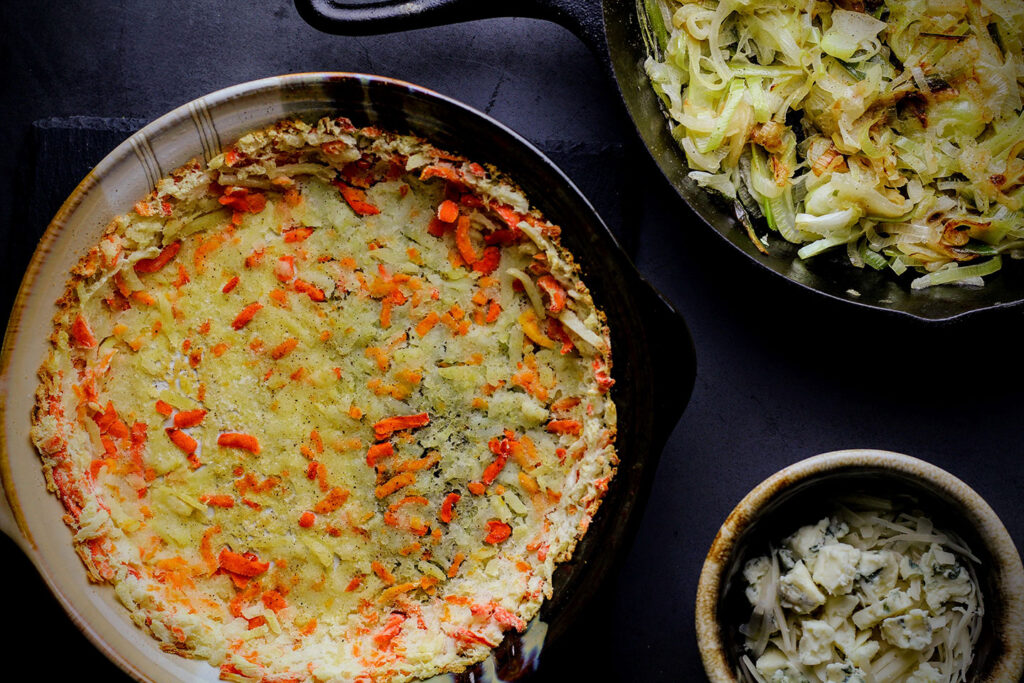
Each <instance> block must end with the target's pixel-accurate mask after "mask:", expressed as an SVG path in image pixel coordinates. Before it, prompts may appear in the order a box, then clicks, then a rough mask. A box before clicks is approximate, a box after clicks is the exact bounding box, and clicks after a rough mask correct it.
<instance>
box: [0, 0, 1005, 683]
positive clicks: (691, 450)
mask: <svg viewBox="0 0 1024 683" xmlns="http://www.w3.org/2000/svg"><path fill="white" fill-rule="evenodd" d="M480 1H481V2H487V1H488V0H480ZM318 70H331V71H362V72H367V73H374V74H380V75H385V76H392V77H397V78H401V79H403V80H408V81H411V82H414V83H417V84H419V85H423V86H426V87H428V88H431V89H434V90H437V91H439V92H441V93H443V94H446V95H450V96H452V97H455V98H457V99H460V100H462V101H464V102H466V103H468V104H470V105H471V106H474V107H476V108H478V109H480V110H482V111H485V112H487V113H488V114H490V115H491V116H493V117H495V118H497V119H498V120H499V121H501V122H502V123H504V124H506V125H508V126H510V127H511V128H513V129H515V130H516V131H517V132H519V133H520V134H522V135H523V136H525V137H526V138H527V139H529V140H530V141H532V142H534V143H535V144H537V145H539V146H541V147H542V148H543V149H545V150H547V151H549V152H551V154H552V157H553V158H554V159H555V160H556V161H557V162H558V163H560V164H562V165H563V166H564V167H565V169H566V170H567V172H568V173H569V174H570V176H572V177H573V178H574V180H576V182H577V184H579V185H580V187H581V188H583V190H584V192H585V193H587V194H588V195H589V196H590V198H591V200H592V201H593V202H594V203H595V205H597V207H598V208H599V210H601V212H602V214H603V215H604V218H605V220H606V221H607V222H608V223H609V224H610V225H611V226H612V228H613V229H614V230H615V231H616V232H617V233H618V234H619V235H621V236H622V238H623V243H624V244H625V245H627V247H629V248H630V251H632V255H633V256H634V260H635V262H636V264H637V267H638V268H639V269H640V271H641V272H642V273H643V274H644V276H645V277H647V278H648V279H649V280H650V281H651V282H652V283H654V284H655V286H656V287H658V288H659V289H660V290H661V292H662V293H663V294H664V295H665V296H666V297H667V298H668V299H669V300H670V301H671V302H672V303H673V304H674V305H675V306H677V307H678V308H679V310H680V311H681V312H682V313H683V315H684V316H685V317H686V319H687V321H688V322H689V324H690V326H691V329H692V332H693V337H694V341H695V344H696V347H697V360H698V377H697V383H696V386H695V388H694V392H693V397H692V400H691V401H690V404H689V407H688V409H687V411H686V413H685V415H684V416H683V418H682V420H681V421H680V423H679V425H678V427H677V428H676V430H675V433H674V434H673V436H672V438H671V439H670V442H669V444H668V447H667V448H666V449H665V452H664V454H663V456H662V458H661V462H660V466H659V468H658V470H657V473H656V477H655V483H654V487H653V491H652V494H651V498H650V500H649V502H648V504H647V506H646V509H645V512H644V515H643V519H642V522H641V525H640V528H639V532H638V534H637V536H636V538H635V541H634V542H633V544H632V547H631V549H630V550H629V552H628V554H626V555H625V556H624V557H623V559H622V563H621V567H620V569H619V571H618V572H617V573H616V574H615V575H614V576H612V577H610V578H609V580H608V581H607V585H606V587H605V589H604V592H603V594H602V595H600V596H599V597H598V599H597V600H595V601H594V603H593V604H592V606H591V608H590V609H589V610H588V612H587V613H586V614H585V615H584V616H583V617H582V618H581V619H579V622H578V623H577V624H576V625H575V626H574V628H573V630H572V631H571V632H570V633H569V634H568V635H567V636H566V637H565V638H564V639H563V640H561V641H559V642H557V643H555V644H554V645H552V646H551V647H550V648H549V649H548V650H546V651H545V654H544V656H543V658H542V669H541V674H540V675H539V676H538V677H537V678H538V680H541V681H548V680H551V681H554V680H563V679H569V680H643V681H679V680H682V681H692V680H700V679H702V678H703V669H702V667H701V664H700V657H699V654H698V652H697V646H696V642H695V637H694V627H693V603H694V596H695V591H696V585H697V577H698V575H699V572H700V567H701V564H702V562H703V558H704V554H705V553H706V551H707V548H708V546H709V545H710V543H711V541H712V539H713V537H714V535H715V532H716V530H717V529H718V526H719V525H720V524H721V522H722V521H723V520H724V519H725V517H726V516H727V515H728V513H729V511H730V510H731V509H732V507H733V506H734V505H735V504H736V503H737V502H738V501H739V500H740V498H742V496H743V495H744V494H746V492H747V491H749V490H750V489H751V488H752V487H753V486H755V485H756V484H757V483H758V482H760V481H761V480H762V479H763V478H765V477H767V476H768V475H770V474H772V473H773V472H775V471H776V470H778V469H780V468H781V467H783V466H785V465H787V464H789V463H792V462H795V461H797V460H800V459H803V458H805V457H808V456H811V455H814V454H816V453H821V452H825V451H829V450H835V449H841V448H852V447H873V448H883V449H890V450H896V451H901V452H904V453H908V454H910V455H914V456H916V457H919V458H922V459H924V460H927V461H929V462H932V463H934V464H936V465H938V466H940V467H943V468H945V469H947V470H949V471H950V472H952V473H953V474H955V475H956V476H958V477H960V478H961V479H964V480H965V481H966V482H967V483H968V484H969V485H971V486H972V487H974V488H975V489H976V490H977V491H978V492H979V493H980V494H981V495H982V496H983V497H984V498H986V499H987V500H988V502H989V503H990V504H991V505H992V507H993V508H994V509H995V510H996V512H997V513H998V514H999V515H1000V516H1001V517H1002V519H1003V521H1004V523H1005V524H1006V526H1007V528H1008V529H1009V531H1010V534H1011V535H1012V536H1013V538H1014V541H1015V542H1016V543H1017V545H1018V547H1021V546H1022V544H1024V508H1022V505H1021V495H1022V491H1024V465H1022V456H1024V446H1022V443H1021V433H1022V431H1024V430H1022V413H1024V389H1022V384H1021V380H1022V378H1024V370H1022V365H1024V364H1022V362H1021V358H1022V349H1024V338H1022V337H1024V335H1022V328H1024V325H1022V322H1024V320H1022V314H1021V313H1019V312H1011V313H1008V314H1007V313H1005V312H1004V313H1002V314H1000V315H999V316H998V317H996V316H982V317H976V318H972V319H969V320H968V321H966V322H961V323H956V324H945V325H922V324H920V323H914V322H911V321H905V320H902V319H898V318H893V317H890V316H881V315H877V314H872V313H871V312H865V311H862V310H860V309H857V308H855V307H853V306H851V305H849V304H842V303H837V302H833V301H830V300H826V299H824V298H821V297H818V296H814V295H811V294H808V293H806V292H804V291H802V290H800V289H798V288H796V287H794V286H792V285H790V284H789V283H787V282H785V281H782V280H781V279H780V278H778V277H776V276H771V277H769V275H768V274H766V273H765V272H763V271H760V270H759V269H757V268H755V267H753V266H752V265H750V264H749V263H747V262H746V261H745V260H742V259H741V258H740V257H739V256H738V255H737V254H736V253H735V252H734V251H733V249H732V248H730V247H728V246H726V245H725V244H724V243H723V242H722V241H721V240H720V239H719V238H717V237H715V236H714V235H713V234H712V233H711V231H710V230H708V229H706V228H705V227H703V226H702V225H701V224H700V223H699V222H698V221H697V220H696V219H694V218H693V217H692V216H691V215H690V214H689V213H688V210H687V209H686V208H685V206H684V205H683V204H682V203H681V201H680V200H679V199H678V198H677V197H676V195H675V193H674V192H673V191H672V189H671V188H670V187H669V186H668V185H667V183H666V182H665V181H664V180H663V179H662V177H661V176H660V174H659V173H658V171H657V169H656V167H655V166H654V165H653V163H651V162H650V161H649V160H648V159H647V157H646V155H645V152H644V151H643V150H642V148H641V147H640V143H639V142H638V140H637V139H636V138H635V137H634V133H633V130H632V127H631V124H630V123H629V121H628V119H627V118H626V116H625V114H624V112H623V111H622V110H621V109H620V104H619V99H618V95H617V93H616V92H615V89H614V85H613V84H612V83H611V82H610V80H608V79H606V78H605V76H604V74H603V73H602V71H601V69H600V66H599V63H598V61H597V60H596V59H595V58H594V56H593V55H591V54H590V53H589V52H588V51H587V49H586V48H585V47H584V45H583V44H582V43H581V42H579V40H577V39H576V38H575V37H574V36H573V35H572V34H570V33H569V32H568V31H566V30H564V29H562V28H560V27H557V26H555V25H553V24H548V23H544V22H539V21H534V20H526V19H502V20H488V21H479V22H471V23H466V24H462V25H459V26H453V27H443V28H436V29H427V30H421V31H413V32H409V33H405V34H399V35H391V36H375V37H365V38H345V37H334V36H327V35H324V34H321V33H318V32H317V31H315V30H313V29H312V28H309V27H308V26H307V25H306V24H305V23H303V22H302V20H301V19H300V18H299V17H298V15H297V14H296V12H295V10H294V7H293V6H292V3H291V2H290V0H265V1H262V2H242V1H240V0H223V1H218V2H212V1H205V2H199V1H197V0H193V1H188V0H164V1H163V2H145V3H142V2H135V3H131V2H126V1H124V0H92V1H91V2H66V1H62V2H39V0H3V1H2V2H0V231H2V233H0V234H2V239H3V242H0V244H2V247H0V257H2V258H3V259H4V261H5V262H3V264H2V265H3V272H2V273H0V287H2V290H0V314H3V315H6V312H7V311H8V309H9V306H10V302H11V300H12V299H13V296H14V292H15V291H16V289H17V286H18V283H19V282H20V278H21V274H22V272H23V270H24V267H25V265H26V264H27V261H28V258H29V257H30V255H31V250H32V246H33V245H34V243H35V241H36V240H37V239H38V237H39V235H40V234H41V232H42V230H43V229H44V228H45V223H46V221H47V220H48V218H49V217H51V216H52V214H53V213H54V212H55V211H56V209H57V208H58V206H59V204H60V201H61V200H62V199H63V197H65V196H66V195H67V194H68V193H69V192H70V191H71V190H72V189H73V188H74V185H75V184H76V182H77V181H78V180H79V179H80V178H81V176H82V175H83V174H84V173H85V172H86V171H87V170H88V169H89V168H90V167H91V165H93V164H95V163H96V162H97V161H99V159H101V158H102V157H103V155H105V154H106V153H107V152H108V151H110V149H112V148H113V147H114V146H115V145H116V144H117V143H118V142H119V141H120V140H123V139H124V138H125V137H127V135H128V134H129V132H130V131H131V130H133V129H134V128H135V127H137V126H138V125H141V124H142V123H145V122H147V121H150V120H152V119H154V118H156V117H157V116H159V115H161V114H163V113H165V112H167V111H169V110H171V109H173V108H174V107H177V106H178V105H181V104H183V103H185V102H188V101H189V100H191V99H193V98H196V97H199V96H201V95H204V94H207V93H209V92H211V91H214V90H216V89H219V88H222V87H225V86H229V85H233V84H236V83H240V82H243V81H247V80H252V79H255V78H260V77H264V76H272V75H277V74H281V73H288V72H298V71H318ZM80 117H99V118H80ZM112 118H113V119H126V120H123V121H111V120H110V119H112ZM83 131H85V132H84V133H83ZM1011 267H1021V266H1020V265H1018V264H1013V265H1012V266H1011ZM0 553H2V557H0V567H2V569H0V576H2V577H3V579H4V584H5V586H6V587H7V589H6V600H5V607H6V611H7V613H8V615H9V617H8V619H7V620H6V623H7V624H8V626H7V628H6V629H5V630H6V631H7V636H6V637H5V642H4V645H5V649H6V650H7V652H9V653H12V654H14V655H15V656H17V657H18V659H19V660H25V661H31V662H33V671H34V672H35V673H34V674H33V678H48V679H53V680H57V679H62V678H64V676H63V675H62V674H60V673H58V674H54V675H51V676H48V675H47V674H44V673H41V672H43V671H65V670H66V669H65V668H64V666H65V665H70V663H71V662H73V665H74V669H75V670H76V671H78V672H89V673H88V674H86V677H87V678H93V677H95V678H96V679H100V678H103V679H105V680H110V681H117V680H126V678H127V677H126V676H125V675H124V674H122V673H120V671H119V670H117V669H116V668H115V667H114V666H113V665H111V664H109V663H108V662H107V661H106V660H105V659H104V658H103V657H102V656H101V655H100V654H99V653H98V652H97V651H95V650H94V649H93V648H92V646H91V645H90V644H89V643H88V642H87V641H86V640H85V638H84V637H82V636H81V635H80V634H79V633H78V631H77V630H76V629H75V627H74V626H73V625H72V624H71V623H70V621H69V620H68V619H67V618H66V617H65V615H64V614H63V612H62V611H61V609H60V607H59V606H58V605H57V603H56V602H55V601H54V600H53V599H52V598H51V597H50V595H49V593H48V591H47V590H46V588H45V586H44V585H43V584H42V582H41V581H40V580H39V579H38V578H37V577H36V575H35V573H34V571H33V569H32V567H31V564H30V563H29V562H28V561H27V560H25V559H24V557H23V556H22V555H21V554H20V552H19V551H18V549H17V548H16V546H15V545H14V544H13V543H11V542H10V541H9V540H8V539H6V538H4V539H0ZM55 657H57V658H59V660H60V661H58V662H56V666H54V663H55V661H54V658H55ZM62 662H63V664H62Z"/></svg>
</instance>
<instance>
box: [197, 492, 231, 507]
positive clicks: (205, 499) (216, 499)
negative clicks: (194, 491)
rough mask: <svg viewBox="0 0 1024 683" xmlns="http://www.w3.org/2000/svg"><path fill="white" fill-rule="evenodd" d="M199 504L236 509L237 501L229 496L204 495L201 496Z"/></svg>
mask: <svg viewBox="0 0 1024 683" xmlns="http://www.w3.org/2000/svg"><path fill="white" fill-rule="evenodd" d="M199 502H200V503H206V504H207V505H211V506H213V507H218V508H233V507H235V499H234V498H232V497H231V496H228V495H203V496H199Z"/></svg>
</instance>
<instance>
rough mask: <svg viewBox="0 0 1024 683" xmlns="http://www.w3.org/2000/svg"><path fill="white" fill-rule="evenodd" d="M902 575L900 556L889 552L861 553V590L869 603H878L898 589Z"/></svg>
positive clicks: (858, 566)
mask: <svg viewBox="0 0 1024 683" xmlns="http://www.w3.org/2000/svg"><path fill="white" fill-rule="evenodd" d="M899 573H900V562H899V555H897V554H896V553H894V552H892V551H889V550H882V551H867V552H863V553H861V556H860V562H859V563H858V565H857V574H858V575H859V576H860V580H859V584H860V588H861V590H863V591H864V594H865V595H866V596H867V597H868V600H869V602H877V601H878V600H880V599H881V598H882V596H884V595H887V594H888V593H889V591H891V590H892V589H893V588H895V587H896V579H897V578H898V577H899Z"/></svg>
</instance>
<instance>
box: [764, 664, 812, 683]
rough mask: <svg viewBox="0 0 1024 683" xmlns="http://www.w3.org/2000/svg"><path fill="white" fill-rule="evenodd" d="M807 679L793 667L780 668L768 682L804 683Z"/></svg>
mask: <svg viewBox="0 0 1024 683" xmlns="http://www.w3.org/2000/svg"><path fill="white" fill-rule="evenodd" d="M806 680H807V679H806V678H804V677H803V676H801V675H800V674H799V672H797V671H794V670H793V669H791V668H786V669H779V670H778V671H776V672H775V673H774V674H772V677H771V678H769V679H768V683H804V681H806Z"/></svg>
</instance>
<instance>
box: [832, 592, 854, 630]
mask: <svg viewBox="0 0 1024 683" xmlns="http://www.w3.org/2000/svg"><path fill="white" fill-rule="evenodd" d="M859 604H860V598H858V597H857V596H856V595H840V596H835V597H831V598H829V599H828V601H827V602H825V618H826V621H828V622H829V623H830V624H832V620H833V619H835V620H837V621H846V620H847V619H849V618H850V615H851V614H853V611H854V610H855V609H857V606H858V605H859ZM832 626H835V624H832Z"/></svg>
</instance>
